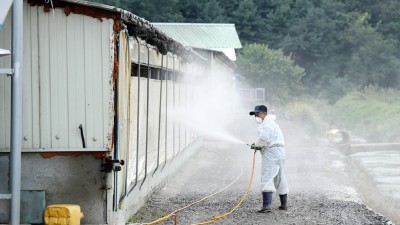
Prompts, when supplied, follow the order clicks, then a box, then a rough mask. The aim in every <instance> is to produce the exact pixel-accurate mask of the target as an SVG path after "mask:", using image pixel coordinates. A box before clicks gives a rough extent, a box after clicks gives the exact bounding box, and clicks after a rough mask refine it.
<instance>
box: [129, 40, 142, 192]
mask: <svg viewBox="0 0 400 225" xmlns="http://www.w3.org/2000/svg"><path fill="white" fill-rule="evenodd" d="M135 38H136V41H137V44H138V71H137V74H138V93H137V96H138V98H137V99H138V103H137V117H136V118H137V121H136V122H137V126H136V127H137V129H136V177H135V184H134V185H133V187H132V188H131V189H130V190H129V192H128V194H129V193H131V192H132V191H133V189H134V188H135V187H136V185H137V183H138V176H139V137H140V135H139V134H140V132H139V131H140V42H139V39H138V38H137V37H135Z"/></svg>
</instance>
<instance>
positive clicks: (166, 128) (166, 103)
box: [161, 55, 169, 170]
mask: <svg viewBox="0 0 400 225" xmlns="http://www.w3.org/2000/svg"><path fill="white" fill-rule="evenodd" d="M165 61H166V67H165V71H166V75H165V160H164V165H163V167H162V168H161V170H163V169H164V167H165V165H167V159H168V155H167V147H168V76H169V70H168V55H167V59H166V60H165Z"/></svg>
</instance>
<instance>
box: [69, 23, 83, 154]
mask: <svg viewBox="0 0 400 225" xmlns="http://www.w3.org/2000/svg"><path fill="white" fill-rule="evenodd" d="M83 21H84V16H82V15H76V16H73V17H72V16H68V17H67V30H68V32H67V40H68V42H69V43H74V44H73V45H71V46H69V47H68V48H67V62H68V64H67V71H68V81H67V86H68V102H69V107H68V114H69V121H68V136H69V137H70V138H69V147H70V148H77V147H83V143H82V140H81V138H80V130H79V126H80V125H81V124H82V126H83V129H84V131H85V130H86V126H85V98H84V97H83V95H84V90H85V71H84V68H85V61H84V54H83V49H84V47H85V45H84V43H83V41H82V40H83V37H84V33H85V32H84V27H83ZM85 137H86V135H85Z"/></svg>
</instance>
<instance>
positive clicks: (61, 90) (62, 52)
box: [49, 9, 68, 148]
mask: <svg viewBox="0 0 400 225" xmlns="http://www.w3.org/2000/svg"><path fill="white" fill-rule="evenodd" d="M50 16H51V17H52V15H51V14H50ZM66 19H67V17H66V16H65V14H64V12H63V11H62V10H59V9H56V10H54V18H51V19H50V20H49V34H50V40H49V41H50V43H49V45H50V47H49V50H50V104H51V146H52V147H53V148H59V147H67V146H68V97H67V85H65V84H67V63H68V62H67V60H66V58H67V57H66V56H67V40H66V37H67V31H66Z"/></svg>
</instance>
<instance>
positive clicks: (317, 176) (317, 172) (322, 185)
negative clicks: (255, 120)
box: [131, 130, 393, 225]
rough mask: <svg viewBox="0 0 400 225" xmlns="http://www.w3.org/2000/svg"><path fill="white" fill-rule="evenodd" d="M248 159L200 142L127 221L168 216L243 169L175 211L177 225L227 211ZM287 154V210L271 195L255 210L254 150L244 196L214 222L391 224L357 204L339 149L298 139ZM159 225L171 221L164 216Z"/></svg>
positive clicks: (245, 150)
mask: <svg viewBox="0 0 400 225" xmlns="http://www.w3.org/2000/svg"><path fill="white" fill-rule="evenodd" d="M284 132H285V130H284ZM287 133H289V132H287ZM286 136H289V137H290V134H287V135H286ZM310 146H313V147H310ZM252 157H253V151H252V150H250V149H249V147H248V146H246V145H244V144H229V143H226V142H220V141H205V143H204V145H203V146H202V147H201V149H200V150H199V151H198V152H197V153H196V154H195V155H194V156H193V157H192V158H191V159H190V160H189V161H188V162H187V163H186V164H185V166H183V167H182V168H181V169H180V170H179V171H178V172H177V173H176V175H175V176H174V177H171V178H170V179H169V181H168V182H167V183H166V184H165V185H164V186H163V187H161V188H160V189H159V190H158V191H156V192H155V193H154V195H153V196H152V198H151V199H150V200H149V201H148V203H147V205H146V206H144V207H143V208H142V209H141V210H140V211H139V212H138V213H137V214H136V215H135V216H134V218H132V220H131V222H132V223H139V224H140V223H144V222H150V221H153V220H155V219H157V218H159V217H162V216H164V215H167V214H169V213H171V212H173V211H174V210H176V209H179V208H181V207H184V206H186V205H188V204H190V203H192V202H194V201H196V200H198V199H201V198H203V197H204V196H207V195H209V194H212V193H214V192H217V191H218V190H220V189H222V188H223V187H226V186H227V185H228V184H230V183H231V182H232V181H234V180H235V179H236V178H237V177H238V176H239V175H240V174H241V171H243V174H242V176H241V177H240V178H239V180H238V181H237V182H236V183H234V184H233V185H232V186H230V187H229V188H228V189H226V190H225V191H223V192H221V193H220V194H218V195H216V196H214V197H212V198H210V199H207V200H206V201H203V202H201V203H199V204H196V205H193V206H192V207H190V208H188V209H185V210H182V211H180V212H179V213H178V214H177V224H193V223H198V222H203V221H207V220H209V219H211V218H213V217H215V216H217V215H219V214H221V213H225V212H228V211H230V210H231V209H232V208H233V207H234V206H235V205H236V204H237V203H238V202H239V200H240V198H241V197H242V195H243V194H244V192H245V189H246V187H247V185H248V182H249V179H250V175H251V165H252ZM286 157H287V159H286V164H285V169H286V174H287V179H288V182H289V188H290V193H289V195H288V196H289V197H288V204H289V210H287V211H280V210H278V209H277V208H278V206H279V197H278V196H277V195H274V198H273V203H272V205H273V209H274V210H273V211H272V212H271V213H257V212H256V211H257V210H258V209H259V208H260V207H261V193H260V164H261V157H260V154H259V153H257V157H256V164H255V175H254V179H253V183H252V187H251V190H250V193H249V195H248V197H247V198H246V200H245V201H244V202H243V204H242V205H241V206H240V208H239V209H238V210H237V211H235V212H233V213H232V214H231V215H229V216H227V217H226V218H224V219H221V220H218V221H217V222H215V223H214V224H230V225H232V224H260V225H261V224H287V225H289V224H307V225H308V224H363V225H364V224H393V223H392V222H391V221H389V219H387V218H385V217H384V216H381V215H379V214H377V213H375V212H374V211H372V210H371V209H369V208H367V207H366V206H365V205H363V204H362V200H361V198H360V196H359V195H358V193H357V190H356V189H355V188H354V186H353V182H352V180H353V179H354V178H353V177H350V175H348V173H347V172H346V164H345V156H343V155H342V154H340V152H337V151H335V150H334V149H327V148H324V147H323V146H317V145H315V143H308V142H307V140H306V139H303V140H302V138H301V137H300V138H299V140H297V142H293V144H290V143H289V144H287V147H286ZM160 224H173V222H172V219H169V220H167V221H165V222H163V223H160Z"/></svg>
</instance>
